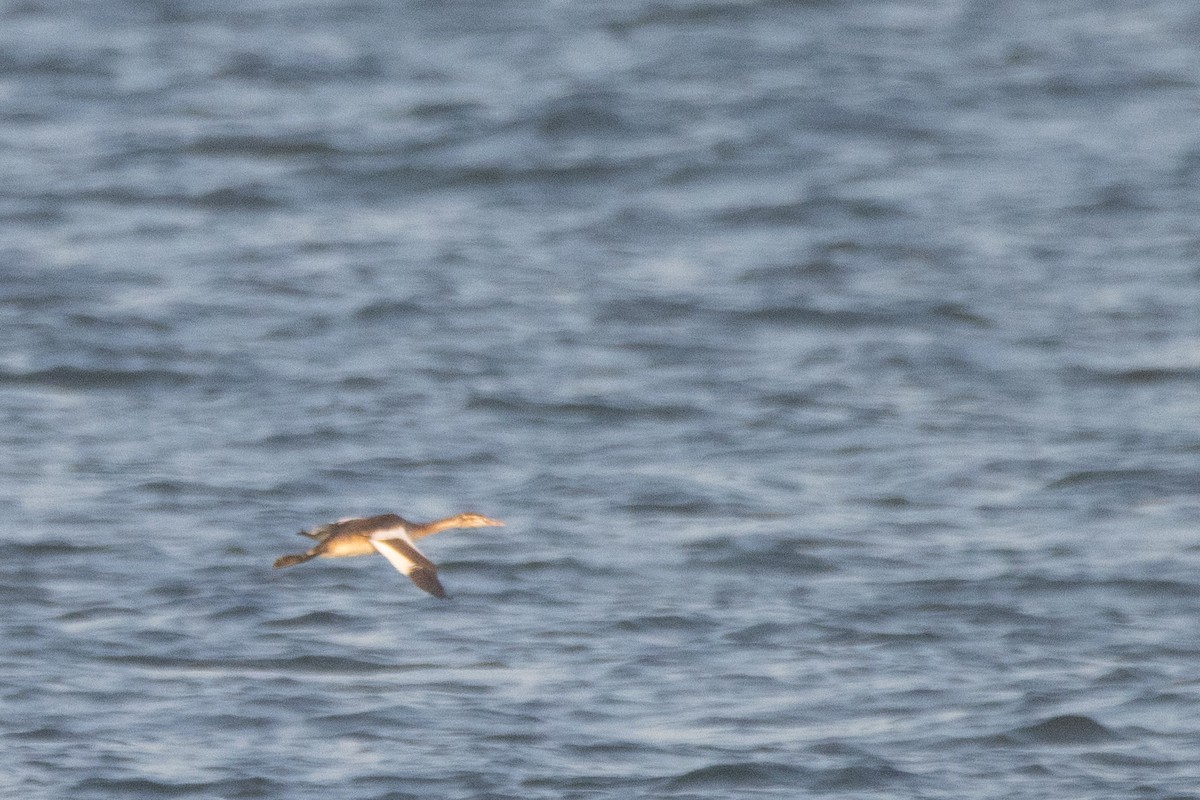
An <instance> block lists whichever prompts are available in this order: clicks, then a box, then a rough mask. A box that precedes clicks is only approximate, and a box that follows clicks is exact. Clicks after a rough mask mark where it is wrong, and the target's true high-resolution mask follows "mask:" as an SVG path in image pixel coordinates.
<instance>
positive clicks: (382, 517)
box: [300, 514, 409, 539]
mask: <svg viewBox="0 0 1200 800" xmlns="http://www.w3.org/2000/svg"><path fill="white" fill-rule="evenodd" d="M408 525H409V523H408V522H406V521H405V520H404V518H403V517H398V516H396V515H395V514H377V515H375V516H373V517H350V518H348V519H341V520H338V521H337V522H331V523H329V524H328V525H319V526H317V527H316V528H313V529H312V530H309V531H300V535H301V536H307V537H309V538H310V539H328V538H329V537H330V536H333V535H334V534H343V533H361V534H364V535H370V534H372V533H374V532H375V531H377V530H379V529H381V528H401V529H403V528H407V527H408Z"/></svg>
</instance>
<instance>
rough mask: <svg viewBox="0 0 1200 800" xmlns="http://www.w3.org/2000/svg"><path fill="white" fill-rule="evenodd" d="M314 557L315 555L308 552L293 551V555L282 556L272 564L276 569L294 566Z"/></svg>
mask: <svg viewBox="0 0 1200 800" xmlns="http://www.w3.org/2000/svg"><path fill="white" fill-rule="evenodd" d="M312 558H313V556H310V555H309V554H308V553H292V554H291V555H286V556H280V557H279V558H277V559H275V563H274V564H273V565H272V566H273V567H274V568H275V569H281V568H283V567H294V566H296V565H297V564H303V563H304V562H305V561H308V560H310V559H312Z"/></svg>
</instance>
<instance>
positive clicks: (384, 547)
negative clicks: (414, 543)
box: [371, 536, 417, 575]
mask: <svg viewBox="0 0 1200 800" xmlns="http://www.w3.org/2000/svg"><path fill="white" fill-rule="evenodd" d="M391 538H392V539H395V538H397V537H395V536H392V537H391ZM405 538H407V537H405ZM371 545H372V546H373V547H374V548H375V549H376V550H378V551H379V554H380V555H381V556H383V557H384V558H386V559H387V560H388V561H390V562H391V563H392V566H393V567H395V568H396V569H398V570H400V572H401V573H402V574H404V575H411V574H412V571H413V570H414V569H416V566H417V562H415V561H413V560H412V559H411V558H409V557H408V556H407V555H405V554H404V553H402V552H400V551H399V550H397V549H396V548H395V547H392V545H391V544H389V543H388V542H386V541H380V540H378V539H374V538H372V539H371ZM414 549H416V548H414Z"/></svg>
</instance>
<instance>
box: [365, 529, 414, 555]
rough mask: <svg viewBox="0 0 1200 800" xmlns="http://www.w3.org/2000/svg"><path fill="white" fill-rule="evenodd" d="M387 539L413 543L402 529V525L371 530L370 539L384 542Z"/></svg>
mask: <svg viewBox="0 0 1200 800" xmlns="http://www.w3.org/2000/svg"><path fill="white" fill-rule="evenodd" d="M388 539H400V540H402V541H404V542H406V543H408V544H410V545H411V544H412V543H413V540H412V539H411V538H409V535H408V531H406V530H404V526H402V525H400V526H397V527H395V528H380V529H379V530H377V531H372V532H371V540H372V541H375V542H386V541H387V540H388ZM413 549H414V550H415V549H416V545H413Z"/></svg>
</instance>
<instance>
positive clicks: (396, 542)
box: [371, 539, 446, 599]
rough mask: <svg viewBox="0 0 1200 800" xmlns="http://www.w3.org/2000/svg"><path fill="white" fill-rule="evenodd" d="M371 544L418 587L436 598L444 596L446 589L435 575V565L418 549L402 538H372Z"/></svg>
mask: <svg viewBox="0 0 1200 800" xmlns="http://www.w3.org/2000/svg"><path fill="white" fill-rule="evenodd" d="M371 545H372V546H373V547H374V548H375V549H376V550H378V551H379V554H380V555H382V556H383V557H384V558H386V559H387V560H388V561H390V562H391V564H392V566H393V567H395V568H396V569H398V570H399V571H400V572H402V573H404V574H405V575H407V576H408V577H409V579H410V580H412V582H413V583H415V584H416V585H417V587H418V588H420V589H424V590H425V591H427V592H429V593H430V594H431V595H433V596H434V597H437V598H441V599H444V598H445V597H446V590H445V589H443V588H442V584H441V582H440V581H439V580H438V577H437V567H436V566H434V564H433V562H432V561H430V560H429V559H428V558H426V557H425V556H424V555H423V554H422V553H421V551H420V550H418V549H417V548H415V547H413V546H412V545H411V544H409V543H408V542H406V541H404V540H403V539H383V540H380V539H372V540H371Z"/></svg>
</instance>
